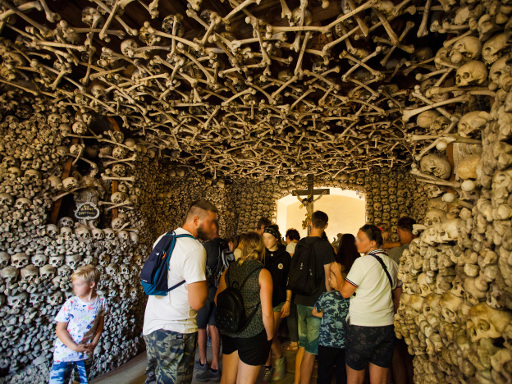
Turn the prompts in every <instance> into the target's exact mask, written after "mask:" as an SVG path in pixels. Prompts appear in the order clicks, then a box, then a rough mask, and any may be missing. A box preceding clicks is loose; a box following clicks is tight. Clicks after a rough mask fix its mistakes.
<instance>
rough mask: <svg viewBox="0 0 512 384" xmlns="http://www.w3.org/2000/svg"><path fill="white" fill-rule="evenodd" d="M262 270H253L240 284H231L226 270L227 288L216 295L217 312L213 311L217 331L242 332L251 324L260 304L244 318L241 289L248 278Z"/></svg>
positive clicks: (259, 267) (258, 268)
mask: <svg viewBox="0 0 512 384" xmlns="http://www.w3.org/2000/svg"><path fill="white" fill-rule="evenodd" d="M262 269H263V267H262V266H258V267H256V268H254V269H253V270H252V271H251V272H249V273H248V274H247V276H246V277H245V279H244V281H243V282H242V284H240V285H239V284H238V282H237V281H235V282H233V283H232V284H231V281H230V279H229V271H230V270H231V268H228V270H227V272H226V285H227V288H226V289H225V290H224V291H222V292H221V293H219V294H218V295H217V310H216V311H215V324H216V326H217V328H219V330H221V331H224V332H229V333H237V332H241V331H243V330H244V329H245V328H246V327H247V326H248V325H249V323H250V322H251V320H252V318H253V317H254V315H255V314H256V312H257V311H258V307H259V306H260V304H261V303H258V304H257V305H256V306H255V307H254V309H253V310H252V312H251V314H250V315H249V316H245V307H244V299H243V297H242V287H243V286H244V284H245V283H246V282H247V280H248V279H249V277H251V276H252V275H253V274H254V273H256V272H259V271H261V270H262Z"/></svg>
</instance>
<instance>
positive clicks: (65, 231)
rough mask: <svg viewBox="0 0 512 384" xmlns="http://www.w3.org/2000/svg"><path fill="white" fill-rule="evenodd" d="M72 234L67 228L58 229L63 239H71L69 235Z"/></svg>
mask: <svg viewBox="0 0 512 384" xmlns="http://www.w3.org/2000/svg"><path fill="white" fill-rule="evenodd" d="M72 234H73V230H72V229H71V228H69V227H62V228H61V229H60V235H61V238H63V239H71V235H72Z"/></svg>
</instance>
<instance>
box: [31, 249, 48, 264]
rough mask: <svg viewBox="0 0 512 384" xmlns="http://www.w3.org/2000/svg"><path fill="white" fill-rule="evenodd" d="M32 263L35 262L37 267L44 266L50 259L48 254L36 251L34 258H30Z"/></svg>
mask: <svg viewBox="0 0 512 384" xmlns="http://www.w3.org/2000/svg"><path fill="white" fill-rule="evenodd" d="M30 261H31V262H32V264H34V265H35V266H36V267H42V266H43V265H45V264H46V262H47V261H48V256H46V255H45V254H44V253H42V252H40V253H36V254H35V255H34V256H32V258H31V259H30Z"/></svg>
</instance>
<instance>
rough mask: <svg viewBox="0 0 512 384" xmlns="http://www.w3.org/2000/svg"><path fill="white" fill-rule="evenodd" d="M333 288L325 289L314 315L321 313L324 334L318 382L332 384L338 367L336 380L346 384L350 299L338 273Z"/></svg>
mask: <svg viewBox="0 0 512 384" xmlns="http://www.w3.org/2000/svg"><path fill="white" fill-rule="evenodd" d="M329 283H330V285H331V288H332V289H333V290H332V291H331V292H324V293H322V295H321V296H320V297H319V298H318V301H317V302H316V303H315V306H314V308H313V316H316V317H320V318H321V319H322V323H321V325H320V337H319V340H318V381H317V383H318V384H330V383H331V378H332V373H333V371H334V369H336V384H346V382H347V372H346V369H345V340H346V335H345V319H346V318H347V315H348V306H349V300H347V299H344V298H343V297H342V296H341V293H340V292H339V291H338V290H337V288H336V287H337V282H336V276H335V275H334V273H332V272H331V273H330V275H329Z"/></svg>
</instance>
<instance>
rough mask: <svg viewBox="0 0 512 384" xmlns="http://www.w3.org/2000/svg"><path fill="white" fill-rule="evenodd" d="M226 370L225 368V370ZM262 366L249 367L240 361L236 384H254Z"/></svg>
mask: <svg viewBox="0 0 512 384" xmlns="http://www.w3.org/2000/svg"><path fill="white" fill-rule="evenodd" d="M225 369H226V368H224V367H223V370H225ZM260 370H261V366H260V365H256V366H255V365H247V364H245V363H244V362H243V361H241V360H240V359H239V360H238V375H237V376H236V384H254V383H255V382H256V380H257V379H258V375H259V373H260Z"/></svg>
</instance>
